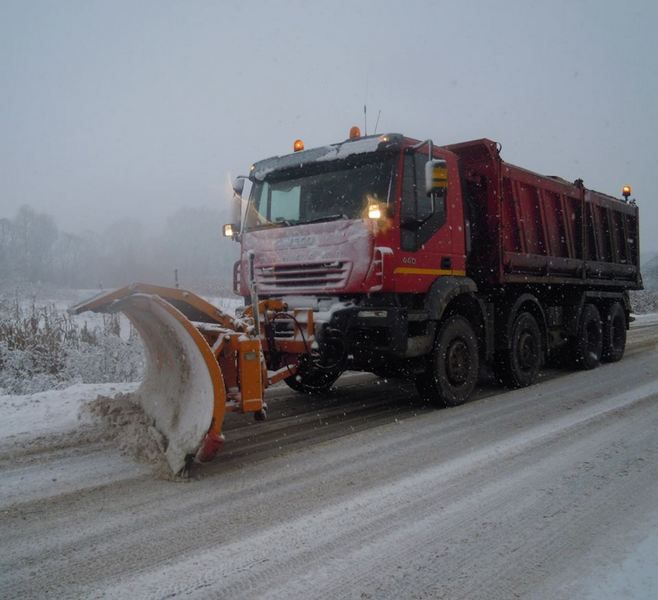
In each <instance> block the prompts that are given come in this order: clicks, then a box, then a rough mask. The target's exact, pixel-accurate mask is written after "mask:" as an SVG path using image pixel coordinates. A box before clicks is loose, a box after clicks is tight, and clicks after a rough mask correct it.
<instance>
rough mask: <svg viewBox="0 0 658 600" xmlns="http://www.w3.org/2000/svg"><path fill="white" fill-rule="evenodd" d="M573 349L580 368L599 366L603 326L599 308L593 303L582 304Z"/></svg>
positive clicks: (586, 368) (587, 368)
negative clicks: (576, 337)
mask: <svg viewBox="0 0 658 600" xmlns="http://www.w3.org/2000/svg"><path fill="white" fill-rule="evenodd" d="M575 350H576V356H575V359H576V360H575V362H576V364H577V365H578V366H579V367H580V368H581V369H585V370H589V369H594V368H596V367H598V366H599V364H600V362H601V352H602V350H603V327H602V325H601V315H600V314H599V309H598V308H596V306H594V305H593V304H585V306H583V312H582V314H581V315H580V326H579V327H578V339H577V340H576V348H575Z"/></svg>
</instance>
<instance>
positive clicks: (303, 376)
mask: <svg viewBox="0 0 658 600" xmlns="http://www.w3.org/2000/svg"><path fill="white" fill-rule="evenodd" d="M342 373H343V372H342V371H341V370H335V369H322V368H318V367H311V368H304V367H301V368H300V370H299V371H298V372H297V374H296V375H291V376H290V377H287V378H286V379H284V380H283V381H285V382H286V384H287V385H288V387H289V388H290V389H292V390H295V391H296V392H299V393H300V394H325V393H327V392H328V391H329V390H330V389H331V386H332V385H333V384H334V383H336V380H337V379H338V378H339V377H340V376H341V374H342Z"/></svg>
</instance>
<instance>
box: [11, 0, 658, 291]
mask: <svg viewBox="0 0 658 600" xmlns="http://www.w3.org/2000/svg"><path fill="white" fill-rule="evenodd" d="M657 17H658V8H657V5H656V4H655V3H654V2H651V1H648V0H647V1H636V2H632V3H630V4H628V5H621V4H619V3H617V2H612V1H609V0H606V1H603V2H599V1H593V0H590V1H581V2H568V1H557V2H550V3H543V4H540V3H536V2H533V3H528V2H522V1H520V0H517V1H512V2H506V3H504V5H499V4H492V3H478V2H467V3H459V4H456V3H453V4H449V3H435V2H420V1H417V2H411V3H394V2H386V3H381V2H362V3H357V4H354V3H351V2H332V3H331V4H327V3H316V4H311V3H306V2H301V1H292V2H286V3H274V4H272V3H237V2H236V3H225V2H222V3H201V2H198V3H193V4H190V3H184V2H155V1H144V2H139V3H130V2H121V1H120V2H89V3H87V2H85V3H81V2H28V3H26V2H19V1H11V0H5V1H4V2H2V3H1V4H0V89H2V90H3V92H2V94H1V95H0V218H4V219H14V218H15V217H16V215H17V211H18V209H19V208H20V207H21V206H22V205H26V204H27V205H29V206H31V207H32V208H33V209H34V210H36V211H37V212H40V213H47V214H49V215H51V216H52V217H53V224H54V225H55V226H56V227H57V228H58V229H59V230H60V231H64V232H66V233H67V234H72V235H76V236H82V237H83V238H85V239H91V238H93V239H94V240H95V241H99V240H100V239H103V240H104V241H103V243H107V244H108V247H109V246H111V245H112V244H113V245H114V248H115V249H116V251H117V252H119V253H120V252H127V251H128V247H129V246H130V245H131V244H133V242H134V240H136V239H138V238H140V236H141V237H143V238H144V239H150V238H153V237H158V238H160V240H161V241H162V243H163V245H158V246H157V250H154V249H153V248H154V247H153V246H152V244H150V243H147V244H146V246H147V247H148V248H149V251H157V252H158V253H160V254H163V253H164V254H166V255H167V256H169V254H167V253H168V252H170V251H171V252H173V250H172V246H174V245H176V244H177V243H178V242H176V241H175V240H176V239H177V238H176V237H171V236H170V235H169V234H170V233H171V230H172V228H173V229H176V226H175V223H176V222H177V221H179V220H180V219H182V218H183V215H184V212H185V211H187V210H189V209H190V208H195V207H200V208H201V207H204V208H203V210H212V211H220V212H225V211H226V207H227V203H228V200H229V197H230V191H229V190H230V188H229V186H228V181H229V178H230V176H235V175H238V174H243V173H245V172H246V171H247V169H248V167H249V165H250V164H251V163H252V162H254V161H255V160H258V159H260V158H264V157H266V156H270V155H273V154H283V153H286V152H289V151H290V150H291V149H292V141H293V140H294V139H295V138H298V137H299V138H302V139H304V141H305V142H306V146H307V147H311V146H315V145H321V144H326V143H331V142H336V141H340V140H343V139H345V137H346V136H347V132H348V129H349V127H350V126H351V125H353V124H358V125H361V127H362V129H363V128H364V125H365V123H364V115H363V106H364V104H367V106H368V113H367V128H368V131H369V132H370V133H372V131H373V130H374V125H375V121H376V120H377V118H378V117H379V123H378V131H380V132H381V131H396V132H402V133H404V134H406V135H410V136H414V137H417V138H421V139H426V138H428V137H431V138H432V139H433V140H434V141H435V143H437V144H444V143H453V142H458V141H462V140H467V139H473V138H480V137H489V138H492V139H495V140H497V141H499V142H501V143H502V156H503V158H504V159H505V160H507V161H509V162H512V163H515V164H519V165H521V166H524V167H527V168H530V169H534V170H537V171H539V172H541V173H545V174H549V175H553V174H556V175H560V176H562V177H564V178H565V179H568V180H574V179H576V178H583V180H584V182H585V185H586V186H588V187H592V188H594V189H598V190H601V191H604V192H607V193H610V194H614V195H618V194H619V190H620V188H621V186H622V185H623V184H625V183H630V184H632V185H633V186H634V195H635V196H636V197H637V198H638V203H639V205H640V206H641V219H642V234H643V240H642V248H643V250H652V251H656V250H658V241H657V240H656V238H655V236H654V235H652V232H653V231H655V230H656V228H657V227H658V211H657V210H656V207H655V198H654V197H653V196H654V189H655V185H654V182H655V158H654V156H655V152H654V150H653V146H654V143H655V139H656V138H657V137H658V136H657V134H658V71H657V69H658V66H657V63H656V61H655V57H656V56H657V55H658V42H657V40H656V37H655V35H654V31H653V29H654V24H655V23H656V19H657ZM380 111H381V113H380ZM181 211H183V212H181ZM188 217H189V219H192V220H193V216H189V215H188ZM185 218H187V217H185ZM169 219H173V224H172V221H171V220H169ZM211 220H212V222H213V226H214V229H213V230H212V231H211V228H210V227H208V228H207V229H206V228H205V224H204V227H203V228H200V229H199V230H198V235H196V236H195V237H197V238H198V237H199V236H206V235H209V236H212V235H217V234H218V233H219V228H220V226H221V221H222V216H221V215H215V213H213V217H212V219H211ZM89 232H94V233H89ZM135 243H136V242H135ZM139 243H140V244H141V243H142V242H141V241H140V242H139ZM208 243H210V242H208ZM222 248H223V247H222ZM136 254H137V255H138V256H139V255H143V252H142V251H141V250H140V251H136ZM224 256H225V254H224V250H223V249H222V251H221V252H218V251H217V248H215V251H214V254H213V255H212V256H211V257H210V260H213V261H224V260H225V258H224ZM117 260H118V261H120V260H121V259H119V258H117ZM127 262H128V263H131V264H132V268H133V271H137V274H138V275H139V274H140V268H138V264H139V261H132V260H130V259H127ZM162 263H163V264H162V265H161V269H162V271H163V272H165V271H166V272H170V271H171V270H172V269H173V268H174V266H175V265H173V262H172V261H170V260H169V259H168V258H167V259H166V260H163V261H162ZM141 271H142V272H141V275H142V277H141V278H143V277H146V276H152V269H151V268H149V269H147V268H144V269H143V270H141ZM130 274H131V275H132V272H131V273H130ZM126 275H128V274H126ZM95 278H96V279H98V276H97V277H95Z"/></svg>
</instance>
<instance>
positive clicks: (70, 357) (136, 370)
mask: <svg viewBox="0 0 658 600" xmlns="http://www.w3.org/2000/svg"><path fill="white" fill-rule="evenodd" d="M120 333H121V323H120V320H119V317H118V315H103V317H102V321H100V322H99V325H97V326H95V327H93V328H90V327H88V325H87V322H82V323H80V322H79V321H78V320H76V319H74V318H72V317H70V316H69V315H68V314H66V313H65V312H64V311H61V310H58V309H57V308H55V306H54V305H46V306H36V305H35V304H34V303H33V304H32V305H31V306H29V307H27V308H25V307H23V306H21V304H20V303H19V302H17V301H15V302H14V303H12V304H8V303H7V302H6V301H5V302H2V301H0V392H1V391H4V393H11V394H25V393H34V392H40V391H44V390H47V389H51V388H57V387H63V386H67V385H70V384H72V383H77V382H82V383H99V382H115V381H116V382H120V381H135V380H138V379H140V378H141V374H142V370H143V362H144V359H143V351H142V346H141V342H140V341H139V338H138V336H137V335H136V334H134V332H132V331H131V334H130V336H129V337H128V339H123V338H122V337H121V336H120Z"/></svg>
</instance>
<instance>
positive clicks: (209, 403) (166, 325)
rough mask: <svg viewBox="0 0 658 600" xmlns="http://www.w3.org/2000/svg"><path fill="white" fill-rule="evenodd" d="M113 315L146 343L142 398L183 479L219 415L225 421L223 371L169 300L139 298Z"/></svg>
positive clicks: (134, 297) (120, 303) (119, 304)
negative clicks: (120, 317) (126, 321)
mask: <svg viewBox="0 0 658 600" xmlns="http://www.w3.org/2000/svg"><path fill="white" fill-rule="evenodd" d="M113 309H114V310H121V311H122V312H123V313H125V315H126V316H127V317H128V318H129V319H130V321H131V322H132V323H133V325H134V326H135V328H136V329H137V330H138V331H139V334H140V335H141V337H142V340H143V342H144V351H145V355H146V369H145V373H144V381H143V382H142V384H141V386H140V387H139V389H138V390H137V392H136V396H137V399H138V401H139V402H140V404H141V406H142V408H143V409H144V412H146V414H147V415H149V416H150V417H151V418H152V419H154V421H155V427H156V429H157V430H158V431H159V432H160V433H161V434H163V435H164V436H165V438H166V443H167V445H166V450H165V456H166V458H167V462H168V463H169V466H170V467H171V470H172V471H173V472H174V473H178V472H179V471H181V470H182V469H183V468H184V467H185V465H186V462H187V460H188V458H189V457H190V456H194V455H195V454H196V452H197V450H198V449H199V447H200V446H201V443H202V441H203V440H204V437H205V435H206V433H207V432H208V429H209V428H210V426H211V423H212V420H213V414H214V416H215V420H217V419H218V418H221V419H222V420H223V405H224V382H223V378H222V374H221V371H220V369H219V366H218V364H217V361H216V360H215V357H214V355H213V353H212V350H211V349H210V347H209V346H208V343H207V342H206V340H205V339H204V338H203V336H202V335H201V334H200V333H199V332H198V331H197V329H196V328H195V327H194V326H193V325H192V323H191V322H190V321H189V320H188V319H187V318H186V317H185V316H184V315H183V314H182V313H181V312H180V311H179V310H178V309H176V308H174V307H173V306H172V305H171V304H169V303H168V302H167V301H166V300H163V299H162V298H160V297H159V296H152V295H148V294H134V295H132V296H128V297H127V298H125V299H122V300H120V301H118V302H117V303H116V304H115V306H114V307H113ZM216 408H217V409H218V410H215V409H216ZM215 426H216V427H218V428H219V427H221V423H215Z"/></svg>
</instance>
